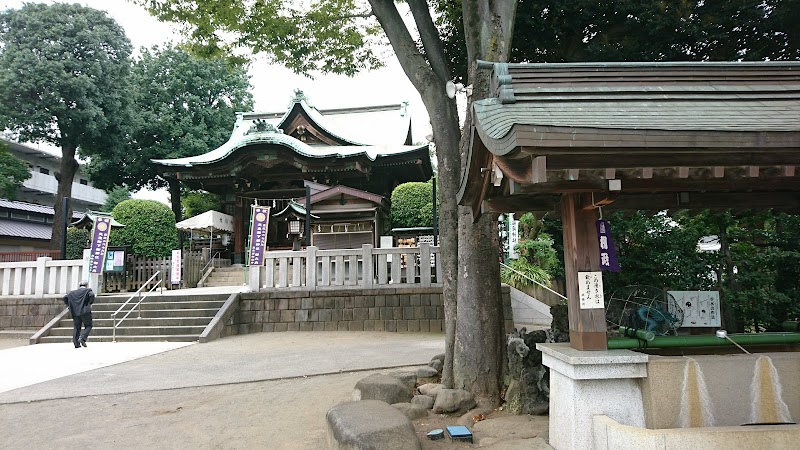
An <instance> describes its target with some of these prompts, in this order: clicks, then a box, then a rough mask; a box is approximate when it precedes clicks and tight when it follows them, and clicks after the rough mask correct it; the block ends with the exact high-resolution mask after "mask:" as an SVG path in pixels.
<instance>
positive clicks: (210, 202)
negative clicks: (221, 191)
mask: <svg viewBox="0 0 800 450" xmlns="http://www.w3.org/2000/svg"><path fill="white" fill-rule="evenodd" d="M181 205H183V212H184V218H185V219H188V218H189V217H194V216H197V215H200V214H203V213H204V212H206V211H212V210H215V211H221V210H222V208H221V207H222V202H221V201H220V198H219V195H216V194H212V193H210V192H202V191H189V192H184V193H181Z"/></svg>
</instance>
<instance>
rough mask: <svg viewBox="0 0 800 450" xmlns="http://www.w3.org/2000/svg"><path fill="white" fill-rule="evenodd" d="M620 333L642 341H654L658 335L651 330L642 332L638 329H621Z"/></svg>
mask: <svg viewBox="0 0 800 450" xmlns="http://www.w3.org/2000/svg"><path fill="white" fill-rule="evenodd" d="M619 332H620V333H622V335H623V336H625V337H628V338H636V339H639V340H642V341H648V342H650V341H652V340H653V339H655V337H656V334H655V333H653V332H652V331H650V330H640V329H637V328H628V327H619Z"/></svg>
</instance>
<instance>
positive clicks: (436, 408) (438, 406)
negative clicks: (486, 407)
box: [432, 389, 477, 414]
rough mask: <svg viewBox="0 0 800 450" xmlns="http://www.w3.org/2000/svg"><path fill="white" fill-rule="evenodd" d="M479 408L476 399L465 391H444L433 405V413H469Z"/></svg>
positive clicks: (440, 392) (441, 391)
mask: <svg viewBox="0 0 800 450" xmlns="http://www.w3.org/2000/svg"><path fill="white" fill-rule="evenodd" d="M475 406H477V403H475V398H474V397H473V396H472V394H471V393H470V392H467V391H465V390H463V389H442V390H440V391H439V394H438V395H437V396H436V401H435V402H434V403H433V410H432V411H433V413H434V414H442V413H459V412H467V411H469V410H470V409H472V408H474V407H475Z"/></svg>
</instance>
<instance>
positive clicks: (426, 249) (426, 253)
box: [419, 242, 431, 287]
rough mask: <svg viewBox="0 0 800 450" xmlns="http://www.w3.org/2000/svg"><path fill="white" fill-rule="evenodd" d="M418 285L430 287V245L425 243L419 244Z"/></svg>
mask: <svg viewBox="0 0 800 450" xmlns="http://www.w3.org/2000/svg"><path fill="white" fill-rule="evenodd" d="M419 283H420V285H421V286H422V287H431V245H430V244H428V243H427V242H423V243H421V244H419Z"/></svg>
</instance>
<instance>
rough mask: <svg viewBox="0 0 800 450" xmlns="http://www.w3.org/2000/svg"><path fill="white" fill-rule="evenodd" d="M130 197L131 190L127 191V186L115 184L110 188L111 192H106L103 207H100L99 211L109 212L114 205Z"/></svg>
mask: <svg viewBox="0 0 800 450" xmlns="http://www.w3.org/2000/svg"><path fill="white" fill-rule="evenodd" d="M130 198H131V191H129V190H128V188H126V187H123V186H115V187H114V188H113V189H111V192H109V193H108V197H106V202H105V203H104V204H103V207H102V208H100V211H103V212H111V211H113V210H114V207H115V206H117V205H118V204H120V203H122V202H124V201H125V200H128V199H130Z"/></svg>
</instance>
